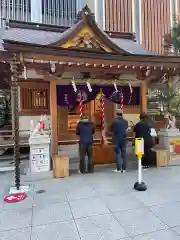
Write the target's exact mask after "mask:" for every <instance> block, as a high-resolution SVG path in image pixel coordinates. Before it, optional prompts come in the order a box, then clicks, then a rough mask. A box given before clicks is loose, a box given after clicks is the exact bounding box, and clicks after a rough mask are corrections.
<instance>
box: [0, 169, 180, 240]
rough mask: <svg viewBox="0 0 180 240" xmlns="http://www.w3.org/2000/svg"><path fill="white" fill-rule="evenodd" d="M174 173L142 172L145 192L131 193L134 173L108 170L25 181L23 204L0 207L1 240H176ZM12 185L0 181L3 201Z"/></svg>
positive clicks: (179, 233)
mask: <svg viewBox="0 0 180 240" xmlns="http://www.w3.org/2000/svg"><path fill="white" fill-rule="evenodd" d="M179 173H180V167H177V166H176V167H169V168H160V169H155V168H154V169H148V170H144V171H143V176H144V180H145V182H146V183H147V186H148V190H147V191H146V192H136V191H135V190H133V189H132V186H133V184H134V182H135V181H136V178H137V171H136V170H129V171H128V172H127V173H125V174H119V173H113V172H112V169H111V168H110V167H109V166H108V167H101V168H96V172H95V173H94V174H87V175H79V174H73V175H71V176H70V177H69V178H66V179H53V180H52V179H47V180H41V181H34V179H31V180H30V179H29V180H28V181H29V183H30V184H31V192H30V193H29V194H28V198H27V199H26V200H25V201H23V202H21V203H18V204H3V201H2V202H1V210H0V239H1V240H80V239H81V240H120V239H126V240H130V239H133V240H160V239H163V240H180V187H179V186H180V174H179ZM12 179H13V174H10V173H4V174H1V175H0V183H1V187H0V191H1V195H2V196H3V194H4V189H5V188H6V186H7V185H8V184H11V181H12ZM23 179H24V180H23V181H26V180H27V177H23ZM25 184H27V182H25ZM38 190H45V192H44V193H41V194H38V193H37V191H38Z"/></svg>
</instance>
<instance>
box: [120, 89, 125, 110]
mask: <svg viewBox="0 0 180 240" xmlns="http://www.w3.org/2000/svg"><path fill="white" fill-rule="evenodd" d="M123 104H124V94H123V92H122V91H121V93H120V108H121V110H123Z"/></svg>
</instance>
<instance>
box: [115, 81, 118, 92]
mask: <svg viewBox="0 0 180 240" xmlns="http://www.w3.org/2000/svg"><path fill="white" fill-rule="evenodd" d="M114 89H115V91H116V92H118V89H117V85H116V82H114Z"/></svg>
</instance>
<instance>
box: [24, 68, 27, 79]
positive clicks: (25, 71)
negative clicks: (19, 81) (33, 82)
mask: <svg viewBox="0 0 180 240" xmlns="http://www.w3.org/2000/svg"><path fill="white" fill-rule="evenodd" d="M24 79H25V80H27V69H26V66H24Z"/></svg>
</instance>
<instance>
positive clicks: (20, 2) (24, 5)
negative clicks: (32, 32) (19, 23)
mask: <svg viewBox="0 0 180 240" xmlns="http://www.w3.org/2000/svg"><path fill="white" fill-rule="evenodd" d="M1 7H2V8H3V7H5V8H6V10H10V11H13V10H17V11H21V10H23V11H25V12H26V11H29V12H30V10H31V0H5V1H2V3H1Z"/></svg>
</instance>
